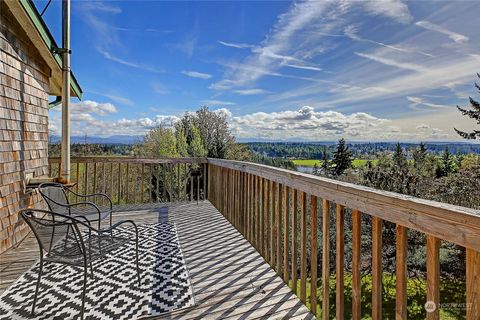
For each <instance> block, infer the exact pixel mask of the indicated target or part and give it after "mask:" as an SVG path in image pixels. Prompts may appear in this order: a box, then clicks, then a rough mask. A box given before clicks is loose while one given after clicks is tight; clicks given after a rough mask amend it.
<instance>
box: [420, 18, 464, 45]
mask: <svg viewBox="0 0 480 320" xmlns="http://www.w3.org/2000/svg"><path fill="white" fill-rule="evenodd" d="M416 25H417V26H419V27H422V28H425V29H427V30H430V31H435V32H438V33H442V34H445V35H447V36H448V37H449V38H450V39H452V40H453V41H455V42H456V43H464V42H467V41H468V40H469V38H468V37H467V36H464V35H463V34H460V33H456V32H454V31H450V30H448V29H447V28H444V27H442V26H440V25H438V24H434V23H431V22H429V21H418V22H417V23H416Z"/></svg>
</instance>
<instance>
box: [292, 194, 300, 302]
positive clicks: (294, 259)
mask: <svg viewBox="0 0 480 320" xmlns="http://www.w3.org/2000/svg"><path fill="white" fill-rule="evenodd" d="M292 191H293V199H292V201H291V206H292V208H291V210H292V242H291V244H292V249H291V252H292V290H293V292H295V294H298V290H297V237H298V233H297V225H298V212H297V209H298V208H297V206H298V204H297V190H296V189H293V190H292Z"/></svg>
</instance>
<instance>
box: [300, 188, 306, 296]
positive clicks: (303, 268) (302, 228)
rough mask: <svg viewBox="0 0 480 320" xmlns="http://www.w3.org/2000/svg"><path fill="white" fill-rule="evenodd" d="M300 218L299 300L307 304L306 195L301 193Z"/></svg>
mask: <svg viewBox="0 0 480 320" xmlns="http://www.w3.org/2000/svg"><path fill="white" fill-rule="evenodd" d="M301 201H302V202H301V203H302V209H301V218H300V300H302V301H303V303H306V302H307V195H306V194H305V192H302V199H301Z"/></svg>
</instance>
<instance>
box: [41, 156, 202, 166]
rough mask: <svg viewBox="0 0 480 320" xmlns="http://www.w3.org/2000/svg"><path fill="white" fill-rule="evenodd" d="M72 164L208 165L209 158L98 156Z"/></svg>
mask: <svg viewBox="0 0 480 320" xmlns="http://www.w3.org/2000/svg"><path fill="white" fill-rule="evenodd" d="M70 160H71V161H72V162H81V163H84V162H97V163H98V162H108V163H111V162H114V163H119V162H120V163H140V164H164V163H171V164H177V163H198V164H201V163H207V158H158V159H147V158H135V157H123V156H108V157H106V156H98V157H92V156H89V157H71V158H70ZM48 161H49V162H50V163H60V162H61V159H60V157H50V158H48Z"/></svg>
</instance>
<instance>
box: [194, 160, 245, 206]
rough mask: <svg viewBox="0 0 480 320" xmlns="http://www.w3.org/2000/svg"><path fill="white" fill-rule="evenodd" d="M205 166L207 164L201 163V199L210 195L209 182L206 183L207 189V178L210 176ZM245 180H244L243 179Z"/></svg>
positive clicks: (205, 198)
mask: <svg viewBox="0 0 480 320" xmlns="http://www.w3.org/2000/svg"><path fill="white" fill-rule="evenodd" d="M207 166H208V164H206V163H204V164H203V165H202V167H203V176H202V181H203V200H207V199H208V196H209V195H210V192H209V190H210V184H209V185H208V190H207V178H208V177H210V172H209V173H208V176H207ZM244 182H245V181H244Z"/></svg>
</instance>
